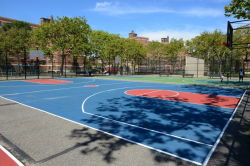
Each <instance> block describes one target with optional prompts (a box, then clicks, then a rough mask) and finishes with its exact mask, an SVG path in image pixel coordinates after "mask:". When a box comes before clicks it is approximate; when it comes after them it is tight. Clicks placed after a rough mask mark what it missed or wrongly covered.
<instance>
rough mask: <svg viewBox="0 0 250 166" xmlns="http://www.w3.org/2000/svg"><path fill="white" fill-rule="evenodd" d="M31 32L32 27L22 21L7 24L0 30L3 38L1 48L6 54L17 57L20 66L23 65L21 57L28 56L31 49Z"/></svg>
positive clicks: (0, 43)
mask: <svg viewBox="0 0 250 166" xmlns="http://www.w3.org/2000/svg"><path fill="white" fill-rule="evenodd" d="M31 30H32V28H31V27H30V25H29V24H28V23H26V22H22V21H16V22H13V23H6V24H4V25H3V27H2V28H1V30H0V36H2V37H1V38H2V42H0V45H1V46H0V47H1V48H2V50H3V52H4V53H5V54H11V55H12V56H15V57H17V59H18V64H20V63H21V56H22V57H24V56H26V55H27V50H28V49H29V48H30V43H31ZM0 40H1V39H0Z"/></svg>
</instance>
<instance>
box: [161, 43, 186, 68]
mask: <svg viewBox="0 0 250 166" xmlns="http://www.w3.org/2000/svg"><path fill="white" fill-rule="evenodd" d="M164 50H165V57H166V58H167V60H168V61H170V64H171V66H172V70H174V69H175V65H176V63H177V61H178V58H179V55H180V53H181V52H183V51H184V41H183V40H182V39H179V40H177V39H171V41H170V43H169V44H166V45H165V49H164Z"/></svg>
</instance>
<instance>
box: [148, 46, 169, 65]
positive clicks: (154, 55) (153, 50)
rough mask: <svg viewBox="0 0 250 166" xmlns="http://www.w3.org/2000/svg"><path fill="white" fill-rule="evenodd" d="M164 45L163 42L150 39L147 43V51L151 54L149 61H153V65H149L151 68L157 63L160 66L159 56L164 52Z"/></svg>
mask: <svg viewBox="0 0 250 166" xmlns="http://www.w3.org/2000/svg"><path fill="white" fill-rule="evenodd" d="M164 47H165V45H164V44H162V43H160V42H157V41H152V42H150V43H149V44H148V45H147V52H148V53H149V54H150V56H151V63H152V62H153V65H152V64H151V65H152V67H153V68H156V66H157V63H158V66H160V61H161V57H162V56H163V54H165V50H164Z"/></svg>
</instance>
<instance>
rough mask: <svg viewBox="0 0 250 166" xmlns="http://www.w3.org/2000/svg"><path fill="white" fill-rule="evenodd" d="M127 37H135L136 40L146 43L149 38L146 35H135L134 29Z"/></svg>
mask: <svg viewBox="0 0 250 166" xmlns="http://www.w3.org/2000/svg"><path fill="white" fill-rule="evenodd" d="M128 38H129V39H135V40H136V41H138V42H140V43H142V44H144V45H147V44H148V43H149V38H148V37H140V36H137V34H136V33H135V32H134V30H132V31H131V32H130V33H129V34H128Z"/></svg>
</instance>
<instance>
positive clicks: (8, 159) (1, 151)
mask: <svg viewBox="0 0 250 166" xmlns="http://www.w3.org/2000/svg"><path fill="white" fill-rule="evenodd" d="M0 165H3V166H4V165H5V166H24V165H23V164H22V163H21V162H20V161H18V160H17V159H16V158H15V157H14V156H13V155H12V154H11V153H10V152H8V151H7V150H6V149H5V148H4V147H3V146H1V145H0Z"/></svg>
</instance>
